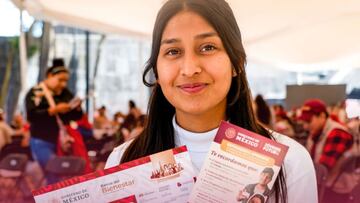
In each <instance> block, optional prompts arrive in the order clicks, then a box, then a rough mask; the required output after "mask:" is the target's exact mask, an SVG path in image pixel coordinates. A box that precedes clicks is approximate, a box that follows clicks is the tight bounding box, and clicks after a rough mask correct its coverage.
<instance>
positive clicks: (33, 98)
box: [26, 65, 82, 184]
mask: <svg viewBox="0 0 360 203" xmlns="http://www.w3.org/2000/svg"><path fill="white" fill-rule="evenodd" d="M68 80H69V71H68V69H66V68H65V67H64V66H62V65H60V66H58V65H53V66H52V67H50V68H49V69H48V70H47V72H46V79H45V80H44V81H43V82H41V83H40V84H39V85H36V86H35V87H33V88H31V89H30V90H29V92H28V93H27V95H26V112H27V119H28V121H29V122H30V135H31V138H30V148H31V151H32V155H33V158H34V159H35V160H36V161H38V162H39V164H40V166H41V168H42V169H45V166H46V164H47V162H48V161H49V160H50V158H51V157H52V156H54V155H55V152H56V144H57V141H58V135H59V126H58V123H57V121H56V115H59V117H60V119H61V120H62V121H63V123H64V124H68V123H69V122H70V121H71V120H78V119H80V118H81V116H82V111H81V108H80V103H78V107H77V108H72V107H71V105H70V104H69V102H70V101H71V100H72V99H73V97H74V96H73V94H72V93H71V92H70V91H69V90H68V89H67V88H66V86H67V82H68ZM42 85H45V86H46V88H47V89H48V90H49V91H50V92H51V93H52V95H53V98H54V101H55V103H56V106H55V107H51V106H50V104H49V102H48V100H47V99H46V97H45V93H44V89H43V86H42ZM47 181H48V184H49V183H54V182H56V181H57V179H56V178H55V177H52V176H48V177H47Z"/></svg>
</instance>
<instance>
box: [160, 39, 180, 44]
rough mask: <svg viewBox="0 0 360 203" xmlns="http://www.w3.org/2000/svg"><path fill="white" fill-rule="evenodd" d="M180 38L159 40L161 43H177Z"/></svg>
mask: <svg viewBox="0 0 360 203" xmlns="http://www.w3.org/2000/svg"><path fill="white" fill-rule="evenodd" d="M180 41H181V40H180V39H176V38H172V39H164V40H162V41H161V45H163V44H173V43H177V42H180Z"/></svg>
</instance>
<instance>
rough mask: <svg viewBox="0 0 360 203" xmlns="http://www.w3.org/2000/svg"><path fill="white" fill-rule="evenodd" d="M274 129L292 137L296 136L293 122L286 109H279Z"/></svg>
mask: <svg viewBox="0 0 360 203" xmlns="http://www.w3.org/2000/svg"><path fill="white" fill-rule="evenodd" d="M274 130H275V131H276V132H278V133H281V134H283V135H287V136H289V137H291V138H294V137H295V131H294V127H293V122H292V121H291V119H290V118H289V117H288V116H287V114H286V111H277V112H276V114H275V124H274Z"/></svg>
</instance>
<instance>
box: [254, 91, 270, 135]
mask: <svg viewBox="0 0 360 203" xmlns="http://www.w3.org/2000/svg"><path fill="white" fill-rule="evenodd" d="M254 104H255V115H256V118H257V119H258V121H259V122H260V123H261V124H263V125H264V126H265V127H266V128H269V129H273V123H272V119H271V117H272V115H271V110H270V107H269V106H268V104H267V103H266V101H265V100H264V98H263V96H262V95H257V96H256V97H255V101H254Z"/></svg>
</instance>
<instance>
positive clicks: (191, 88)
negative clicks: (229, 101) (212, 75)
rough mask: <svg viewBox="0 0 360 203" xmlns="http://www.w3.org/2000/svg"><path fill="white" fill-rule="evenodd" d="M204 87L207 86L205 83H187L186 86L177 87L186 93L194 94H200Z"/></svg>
mask: <svg viewBox="0 0 360 203" xmlns="http://www.w3.org/2000/svg"><path fill="white" fill-rule="evenodd" d="M206 86H207V84H206V83H188V84H183V85H179V86H178V87H179V88H180V89H181V90H183V91H185V92H187V93H191V94H194V93H198V92H200V91H201V90H203V89H204V88H205V87H206Z"/></svg>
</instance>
